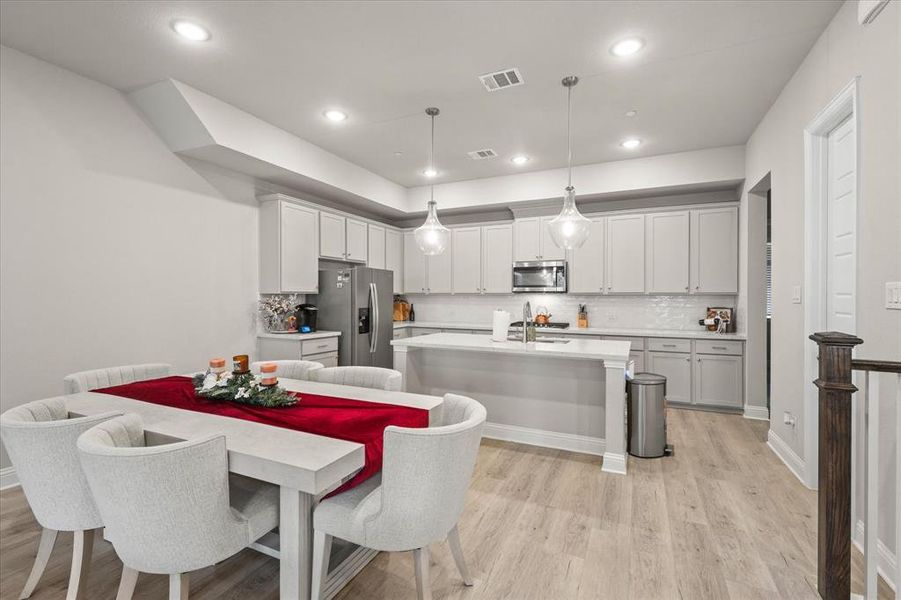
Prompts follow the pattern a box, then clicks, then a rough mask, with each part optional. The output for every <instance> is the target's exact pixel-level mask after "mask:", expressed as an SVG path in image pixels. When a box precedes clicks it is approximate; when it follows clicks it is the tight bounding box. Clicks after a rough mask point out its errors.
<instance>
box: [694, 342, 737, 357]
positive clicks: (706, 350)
mask: <svg viewBox="0 0 901 600" xmlns="http://www.w3.org/2000/svg"><path fill="white" fill-rule="evenodd" d="M695 352H697V353H698V354H732V355H735V356H741V355H742V343H741V342H736V341H732V340H723V341H722V342H720V341H714V340H697V341H696V342H695Z"/></svg>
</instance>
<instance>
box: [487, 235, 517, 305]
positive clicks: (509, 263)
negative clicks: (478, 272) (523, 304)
mask: <svg viewBox="0 0 901 600" xmlns="http://www.w3.org/2000/svg"><path fill="white" fill-rule="evenodd" d="M482 292H483V293H485V294H510V293H512V292H513V225H486V226H485V227H482Z"/></svg>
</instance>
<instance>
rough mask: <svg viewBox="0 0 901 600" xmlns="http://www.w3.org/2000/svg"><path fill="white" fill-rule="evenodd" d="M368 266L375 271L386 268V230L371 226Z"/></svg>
mask: <svg viewBox="0 0 901 600" xmlns="http://www.w3.org/2000/svg"><path fill="white" fill-rule="evenodd" d="M366 264H367V265H369V266H370V267H372V268H373V269H384V268H385V228H384V227H379V226H378V225H370V226H369V254H368V255H367V260H366Z"/></svg>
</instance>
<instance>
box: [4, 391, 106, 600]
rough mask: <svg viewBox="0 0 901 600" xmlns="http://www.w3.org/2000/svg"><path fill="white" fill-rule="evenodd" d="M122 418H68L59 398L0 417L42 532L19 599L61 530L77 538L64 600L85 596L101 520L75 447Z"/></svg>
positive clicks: (30, 588) (27, 590)
mask: <svg viewBox="0 0 901 600" xmlns="http://www.w3.org/2000/svg"><path fill="white" fill-rule="evenodd" d="M120 414H122V413H118V412H111V413H105V414H99V415H93V416H90V417H76V418H69V412H68V411H67V410H66V401H65V398H63V397H58V398H48V399H46V400H37V401H34V402H29V403H27V404H22V405H21V406H17V407H15V408H11V409H9V410H8V411H6V412H5V413H3V414H2V415H0V437H2V438H3V443H4V444H5V445H6V450H7V451H8V452H9V458H10V460H11V461H12V464H13V467H14V468H15V470H16V475H17V476H18V478H19V483H20V484H21V485H22V491H23V492H24V493H25V498H26V499H27V500H28V505H29V506H31V511H32V512H33V513H34V518H35V519H36V520H37V522H38V524H40V526H41V527H42V528H43V529H42V531H41V541H40V543H39V544H38V551H37V556H36V557H35V559H34V565H33V566H32V568H31V573H30V574H29V576H28V580H27V581H26V582H25V588H24V589H23V590H22V593H21V595H20V596H19V598H28V597H29V596H31V594H32V592H33V591H34V589H35V587H37V584H38V582H39V581H40V579H41V575H43V574H44V569H45V568H46V566H47V561H48V560H49V559H50V552H51V551H52V550H53V545H54V544H55V543H56V538H57V534H58V533H59V532H60V531H72V532H74V535H75V542H74V545H73V549H72V566H71V569H70V573H69V588H68V593H67V596H66V598H68V599H69V600H74V599H76V598H83V597H85V587H86V582H87V577H88V570H89V568H90V565H91V554H92V552H93V548H94V537H95V535H96V532H97V530H98V529H99V528H101V527H103V520H102V519H101V517H100V512H99V511H98V510H97V506H96V505H95V504H94V499H93V497H92V496H91V491H90V488H89V487H88V482H87V480H86V479H85V476H84V473H83V472H82V470H81V465H80V464H79V462H78V453H77V452H76V449H75V448H76V446H75V444H76V440H77V439H78V436H80V435H81V434H82V433H84V432H85V431H87V430H88V429H90V428H91V427H93V426H94V425H97V424H98V423H101V422H104V421H106V420H108V419H111V418H113V417H116V416H118V415H120Z"/></svg>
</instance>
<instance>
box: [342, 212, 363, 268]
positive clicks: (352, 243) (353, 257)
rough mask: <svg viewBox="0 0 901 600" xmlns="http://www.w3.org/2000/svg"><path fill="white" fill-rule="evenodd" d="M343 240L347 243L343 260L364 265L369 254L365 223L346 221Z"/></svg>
mask: <svg viewBox="0 0 901 600" xmlns="http://www.w3.org/2000/svg"><path fill="white" fill-rule="evenodd" d="M345 240H346V241H347V243H346V250H345V252H346V254H345V255H344V258H345V259H346V260H350V261H353V262H362V263H365V262H366V258H367V256H368V254H369V242H368V241H367V240H368V236H367V226H366V223H365V222H363V221H357V220H355V219H350V218H348V219H346V231H345Z"/></svg>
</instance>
